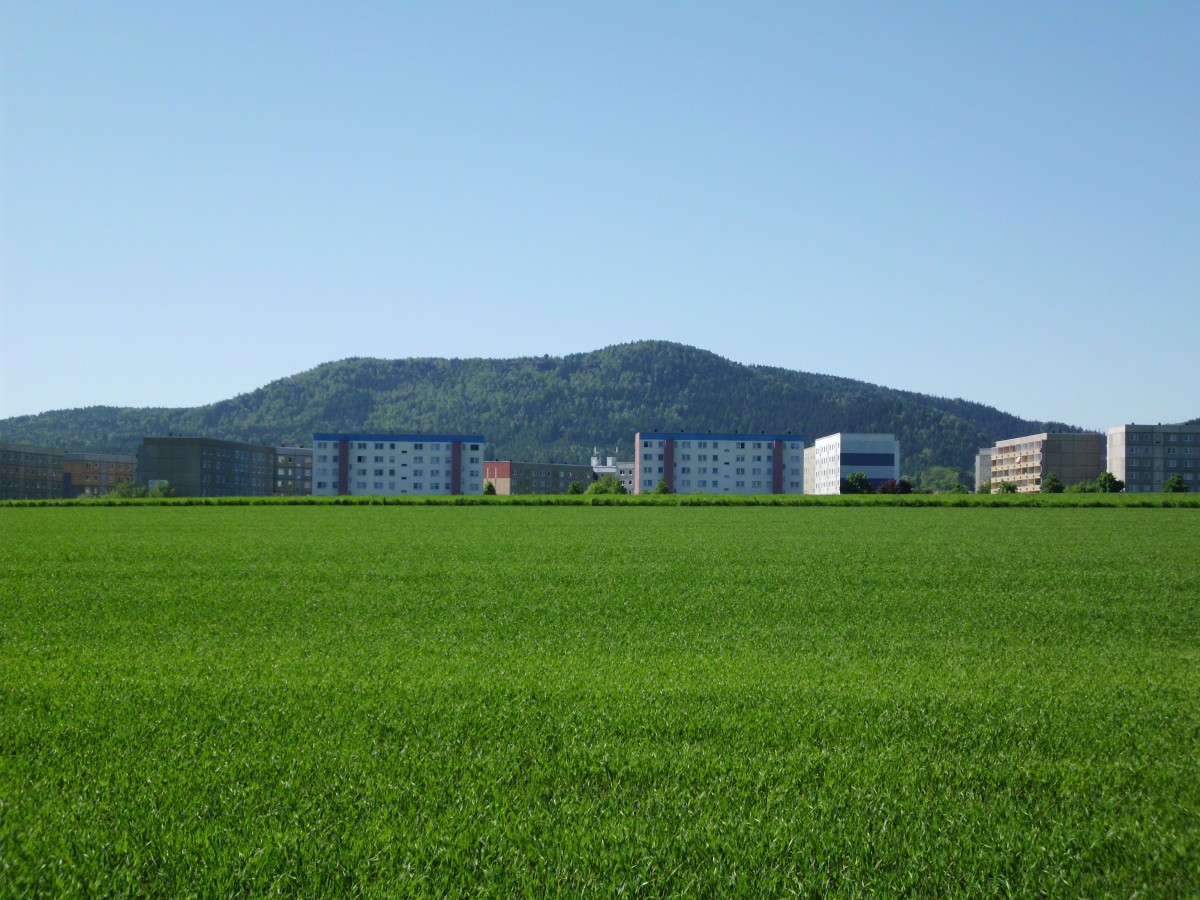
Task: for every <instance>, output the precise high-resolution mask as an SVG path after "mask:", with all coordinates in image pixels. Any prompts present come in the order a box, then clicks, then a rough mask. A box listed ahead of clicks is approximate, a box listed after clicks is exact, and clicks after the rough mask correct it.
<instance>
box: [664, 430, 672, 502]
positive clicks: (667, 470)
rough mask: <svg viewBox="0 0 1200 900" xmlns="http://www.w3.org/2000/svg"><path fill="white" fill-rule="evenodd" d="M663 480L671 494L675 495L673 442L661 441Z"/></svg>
mask: <svg viewBox="0 0 1200 900" xmlns="http://www.w3.org/2000/svg"><path fill="white" fill-rule="evenodd" d="M663 480H664V481H666V483H667V487H668V488H670V489H671V493H672V494H673V493H675V442H674V441H673V440H665V441H663Z"/></svg>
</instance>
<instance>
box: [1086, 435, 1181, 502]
mask: <svg viewBox="0 0 1200 900" xmlns="http://www.w3.org/2000/svg"><path fill="white" fill-rule="evenodd" d="M1107 443H1108V470H1109V471H1110V472H1112V473H1113V475H1114V476H1116V477H1117V478H1119V479H1120V480H1121V481H1124V482H1125V490H1126V491H1127V492H1130V493H1134V494H1145V493H1149V492H1154V491H1161V490H1162V489H1163V484H1164V482H1166V481H1167V479H1169V478H1171V477H1172V476H1173V475H1179V476H1180V477H1182V478H1183V480H1184V482H1185V483H1186V484H1187V485H1188V486H1189V488H1190V489H1191V490H1193V491H1196V490H1200V425H1134V424H1129V425H1117V426H1115V427H1113V428H1110V429H1108V442H1107Z"/></svg>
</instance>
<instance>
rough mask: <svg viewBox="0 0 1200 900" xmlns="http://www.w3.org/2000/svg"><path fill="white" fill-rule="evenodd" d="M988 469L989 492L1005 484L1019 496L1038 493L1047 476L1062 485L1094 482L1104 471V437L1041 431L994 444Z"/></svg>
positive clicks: (1089, 434)
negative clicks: (989, 468)
mask: <svg viewBox="0 0 1200 900" xmlns="http://www.w3.org/2000/svg"><path fill="white" fill-rule="evenodd" d="M991 467H992V471H991V482H992V493H997V492H998V491H999V490H1000V485H1001V484H1003V483H1004V482H1006V481H1008V482H1012V483H1013V484H1015V485H1016V486H1017V492H1018V493H1021V494H1027V493H1037V492H1040V491H1041V489H1042V479H1043V478H1044V477H1045V476H1047V475H1049V474H1050V473H1054V474H1055V475H1057V476H1058V480H1059V481H1061V482H1062V483H1063V485H1064V486H1066V485H1072V484H1079V483H1080V482H1084V481H1094V480H1095V479H1096V478H1097V477H1099V475H1100V473H1101V472H1103V471H1104V435H1102V434H1100V433H1099V432H1083V433H1079V434H1075V433H1072V434H1063V433H1047V432H1043V433H1042V434H1031V435H1027V436H1026V437H1018V438H1010V439H1009V440H1006V441H997V442H996V446H995V447H994V448H992V461H991Z"/></svg>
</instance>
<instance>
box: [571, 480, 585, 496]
mask: <svg viewBox="0 0 1200 900" xmlns="http://www.w3.org/2000/svg"><path fill="white" fill-rule="evenodd" d="M567 493H568V494H582V493H583V482H582V481H572V482H571V486H570V487H568V488H567Z"/></svg>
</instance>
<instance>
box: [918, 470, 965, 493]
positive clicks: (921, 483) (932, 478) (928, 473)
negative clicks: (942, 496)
mask: <svg viewBox="0 0 1200 900" xmlns="http://www.w3.org/2000/svg"><path fill="white" fill-rule="evenodd" d="M962 476H963V472H962V470H961V469H956V468H954V467H952V466H930V467H929V468H927V469H924V470H922V471H921V472H920V473H919V474H918V476H917V487H918V488H920V489H921V490H923V491H934V492H936V493H944V492H945V491H951V490H953V489H954V486H955V485H956V484H962V483H963V478H962Z"/></svg>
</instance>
